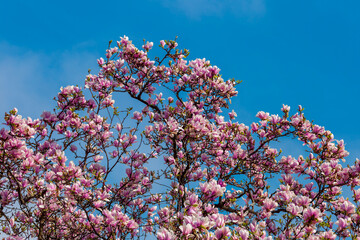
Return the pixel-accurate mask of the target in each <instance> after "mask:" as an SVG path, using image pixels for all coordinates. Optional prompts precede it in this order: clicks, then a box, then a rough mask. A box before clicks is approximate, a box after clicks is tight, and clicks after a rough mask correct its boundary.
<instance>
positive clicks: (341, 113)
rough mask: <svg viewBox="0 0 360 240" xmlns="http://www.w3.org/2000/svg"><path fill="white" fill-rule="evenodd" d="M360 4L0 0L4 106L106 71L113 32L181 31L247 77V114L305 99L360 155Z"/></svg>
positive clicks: (158, 34) (153, 35)
mask: <svg viewBox="0 0 360 240" xmlns="http://www.w3.org/2000/svg"><path fill="white" fill-rule="evenodd" d="M359 10H360V1H357V0H353V1H352V0H348V1H338V0H326V1H325V0H323V1H320V0H311V1H310V0H308V1H307V0H303V1H288V0H278V1H265V0H208V1H206V0H143V1H140V0H139V1H130V0H128V1H120V0H118V1H89V0H88V1H74V0H73V1H66V0H63V1H45V0H37V1H26V0H23V1H19V0H11V1H0V112H1V114H3V113H4V112H5V111H8V110H10V109H12V108H13V107H17V108H18V109H19V111H20V114H22V115H23V116H31V117H38V116H39V115H40V114H41V113H42V111H44V110H51V109H52V108H53V107H54V105H55V102H54V101H53V100H52V98H53V97H54V96H55V95H56V93H57V92H58V90H59V88H60V87H61V86H66V85H76V84H78V85H82V84H83V82H84V78H85V75H86V74H87V71H88V69H89V68H91V69H92V72H93V73H96V72H97V66H96V59H97V58H99V57H101V56H103V55H104V51H105V49H106V48H107V46H108V41H109V40H114V41H117V40H118V39H119V37H120V36H123V35H127V36H129V37H130V39H132V40H133V42H134V43H135V44H137V45H138V46H139V47H140V46H141V44H142V40H143V39H146V40H149V41H153V42H154V43H155V46H157V45H158V43H159V41H160V40H162V39H174V37H175V36H179V39H178V41H179V46H180V47H181V48H187V49H189V50H190V57H189V58H190V59H193V58H197V57H200V58H203V57H205V58H207V59H209V60H210V61H211V63H212V64H215V65H217V66H218V67H219V68H221V69H222V74H223V77H224V78H225V79H227V78H233V77H234V78H236V79H239V80H243V83H242V84H240V85H239V87H238V91H239V96H238V97H236V99H234V100H233V105H232V108H234V109H235V110H236V112H237V113H238V121H240V122H244V123H246V124H250V123H251V121H254V120H256V119H255V118H254V116H255V114H256V113H257V112H258V111H260V110H263V111H268V112H270V113H280V108H281V106H282V104H288V105H290V106H291V107H292V109H293V111H292V112H294V110H295V109H296V108H297V105H299V104H301V105H302V106H303V107H305V114H306V116H307V118H308V119H310V120H314V122H315V123H317V124H319V125H322V126H325V127H326V129H328V130H331V131H332V132H333V133H334V135H335V138H337V139H344V140H345V143H346V146H347V149H348V150H349V151H350V153H351V155H350V157H349V158H350V159H351V160H352V161H353V160H355V158H356V157H360V111H359V110H360V107H359V103H360V100H359V90H360V82H359V80H360V14H359ZM155 49H156V47H155ZM156 51H158V50H156ZM156 51H155V52H156ZM1 122H3V121H1ZM289 144H290V146H289V148H290V149H291V148H292V150H293V151H296V148H297V147H298V146H297V145H296V144H295V145H293V147H291V146H292V145H291V144H292V143H289Z"/></svg>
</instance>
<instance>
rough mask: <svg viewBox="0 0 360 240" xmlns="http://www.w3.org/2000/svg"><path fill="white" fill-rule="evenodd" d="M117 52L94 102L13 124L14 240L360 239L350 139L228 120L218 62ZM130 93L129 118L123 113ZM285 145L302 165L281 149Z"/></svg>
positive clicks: (3, 136) (95, 88)
mask: <svg viewBox="0 0 360 240" xmlns="http://www.w3.org/2000/svg"><path fill="white" fill-rule="evenodd" d="M117 45H118V47H113V48H110V47H109V49H108V50H107V52H106V59H105V60H104V59H102V58H101V59H99V60H98V64H99V66H100V72H99V74H98V75H92V74H89V75H88V76H87V77H86V81H85V89H86V92H85V91H84V92H83V90H82V89H81V88H80V87H75V86H68V87H65V88H62V89H61V91H60V93H59V94H58V95H57V97H56V101H57V109H56V110H54V111H53V112H44V113H43V114H42V115H41V118H39V119H36V120H32V119H30V118H22V117H21V116H20V115H18V113H17V110H16V109H14V110H12V111H10V112H9V113H7V114H5V121H6V123H5V124H6V127H5V128H4V129H1V131H0V204H1V205H0V231H2V235H4V234H6V235H7V236H8V238H7V239H31V238H37V239H145V238H146V237H149V236H151V235H152V236H155V237H156V238H158V239H162V240H165V239H242V240H246V239H337V238H338V239H345V238H352V239H360V238H359V237H357V236H358V235H360V202H359V201H360V190H359V189H358V188H357V186H359V185H360V178H359V172H360V164H359V161H356V163H355V164H354V165H353V166H348V167H343V166H342V165H341V164H340V163H339V161H340V160H343V159H344V157H346V156H347V155H348V153H347V152H346V151H345V149H344V143H343V141H336V140H334V136H333V135H332V134H331V132H330V131H327V130H325V129H324V128H323V127H320V126H318V125H315V124H313V123H312V122H310V121H309V120H306V119H305V117H304V113H303V109H302V108H301V107H299V110H298V111H297V112H296V113H295V114H294V115H290V113H289V111H290V107H288V106H285V105H284V106H283V108H282V116H278V115H269V114H268V113H265V112H259V113H258V114H257V117H258V118H259V119H260V120H259V122H256V123H252V124H251V126H245V125H244V124H240V123H238V122H236V121H234V119H235V117H236V113H235V112H234V111H232V112H230V113H229V118H227V119H229V120H226V119H225V117H224V116H222V115H221V113H222V110H223V109H226V108H228V107H229V103H230V100H231V98H232V97H233V96H235V95H236V94H237V92H236V90H235V85H236V82H235V81H233V80H228V81H224V80H223V79H222V78H221V75H220V74H219V69H218V68H217V67H216V66H211V65H210V63H209V61H206V60H205V59H196V60H193V61H186V60H185V58H186V57H187V56H188V52H187V50H181V51H180V50H177V43H176V42H175V41H161V42H160V47H161V48H162V49H163V50H164V55H163V56H162V57H161V58H155V60H154V61H151V60H150V59H149V57H148V52H149V50H150V49H151V48H152V46H153V43H149V42H147V43H146V44H144V45H143V46H142V48H143V49H142V50H140V49H137V48H136V47H135V46H134V45H133V44H132V43H131V41H129V40H128V38H127V37H124V38H121V41H119V42H118V43H117ZM123 95H128V96H130V97H131V98H132V99H134V100H136V101H137V102H138V104H135V106H134V108H133V109H134V110H133V109H131V108H128V109H121V102H120V104H119V107H120V110H119V108H118V107H115V101H114V99H113V97H114V98H117V96H120V97H121V96H123ZM165 95H166V97H165ZM284 137H293V138H296V139H298V140H299V141H301V142H302V143H303V144H304V145H306V146H307V150H308V151H307V154H306V156H299V157H297V158H294V157H292V156H289V155H285V154H283V153H282V152H281V151H280V150H279V149H275V148H273V145H272V143H273V142H276V141H278V140H279V139H281V138H284ZM154 164H155V165H156V166H158V167H159V168H160V169H158V170H156V169H155V170H151V169H148V167H149V166H154ZM159 185H160V186H161V187H159Z"/></svg>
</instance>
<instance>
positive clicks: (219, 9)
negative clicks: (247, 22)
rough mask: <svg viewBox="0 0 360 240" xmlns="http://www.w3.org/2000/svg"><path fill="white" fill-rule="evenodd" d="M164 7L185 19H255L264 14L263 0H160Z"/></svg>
mask: <svg viewBox="0 0 360 240" xmlns="http://www.w3.org/2000/svg"><path fill="white" fill-rule="evenodd" d="M161 2H162V4H163V5H164V6H165V7H168V8H171V9H173V10H174V9H176V10H178V11H181V12H183V13H184V14H185V15H186V16H187V17H189V18H193V19H199V18H201V17H203V16H223V15H226V14H232V15H234V16H237V17H255V16H261V15H263V14H264V13H265V11H266V8H265V0H161Z"/></svg>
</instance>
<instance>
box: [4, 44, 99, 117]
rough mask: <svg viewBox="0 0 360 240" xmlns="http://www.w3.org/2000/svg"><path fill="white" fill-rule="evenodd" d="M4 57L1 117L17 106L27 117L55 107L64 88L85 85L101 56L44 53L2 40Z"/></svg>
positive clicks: (71, 51) (80, 53) (84, 52)
mask: <svg viewBox="0 0 360 240" xmlns="http://www.w3.org/2000/svg"><path fill="white" fill-rule="evenodd" d="M0 56H1V57H0V86H1V87H0V118H2V117H3V116H4V115H3V114H4V112H8V111H9V110H11V109H13V108H14V107H16V108H18V109H19V113H20V114H21V115H23V116H24V117H25V116H31V117H38V116H39V115H40V114H41V113H42V111H44V110H52V109H53V108H54V106H55V102H54V101H53V100H52V99H53V97H54V96H56V94H57V93H58V91H59V89H60V87H61V86H67V85H76V84H78V85H79V86H82V85H83V83H84V79H85V76H86V74H87V70H88V69H89V68H91V66H96V59H97V56H95V55H94V54H91V53H90V52H87V51H77V50H69V51H65V52H60V53H58V52H57V53H55V52H53V53H49V54H44V53H40V52H33V51H30V50H26V49H22V48H20V47H17V46H13V45H10V44H8V43H0ZM94 70H95V69H94ZM1 122H2V120H1Z"/></svg>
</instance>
